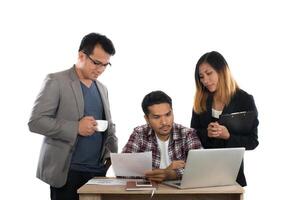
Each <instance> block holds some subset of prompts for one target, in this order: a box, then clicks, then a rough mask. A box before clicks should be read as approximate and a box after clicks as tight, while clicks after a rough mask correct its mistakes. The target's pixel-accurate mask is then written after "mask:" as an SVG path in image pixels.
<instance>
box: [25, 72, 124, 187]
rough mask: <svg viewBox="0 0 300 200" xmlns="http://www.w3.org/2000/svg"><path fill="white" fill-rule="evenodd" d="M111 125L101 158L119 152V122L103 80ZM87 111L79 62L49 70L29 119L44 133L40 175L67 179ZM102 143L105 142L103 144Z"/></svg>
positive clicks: (53, 181) (59, 182) (54, 182)
mask: <svg viewBox="0 0 300 200" xmlns="http://www.w3.org/2000/svg"><path fill="white" fill-rule="evenodd" d="M96 82H97V86H98V88H99V92H100V95H101V97H102V102H103V107H104V112H105V117H106V120H108V128H107V130H106V131H105V132H104V133H103V134H104V143H103V144H104V146H103V148H102V152H101V162H102V163H104V161H105V159H106V158H109V157H110V152H117V151H118V145H117V137H116V136H115V124H113V123H112V120H111V114H110V109H109V102H108V95H107V89H106V87H105V86H104V85H103V84H101V83H100V82H99V81H96ZM83 114H84V101H83V95H82V90H81V86H80V81H79V79H78V77H77V74H76V72H75V66H73V67H72V68H71V69H68V70H66V71H62V72H58V73H54V74H49V75H48V76H47V77H46V79H45V81H44V85H43V87H42V90H41V91H40V93H39V95H38V97H37V99H36V101H35V104H34V107H33V110H32V114H31V117H30V120H29V123H28V126H29V129H30V131H32V132H34V133H39V134H42V135H44V136H45V137H44V141H43V144H42V147H41V151H40V157H39V163H38V168H37V177H38V178H39V179H41V180H42V181H44V182H46V183H48V184H49V185H51V186H54V187H61V186H63V185H64V184H65V183H66V179H67V175H68V171H69V167H70V162H71V158H72V153H73V151H74V147H75V143H76V138H77V136H78V126H79V120H80V119H81V118H82V117H83ZM99 145H101V144H99Z"/></svg>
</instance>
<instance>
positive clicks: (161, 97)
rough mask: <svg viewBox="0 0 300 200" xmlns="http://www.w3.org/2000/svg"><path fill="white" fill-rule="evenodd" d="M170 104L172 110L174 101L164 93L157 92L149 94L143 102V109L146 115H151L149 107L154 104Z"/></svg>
mask: <svg viewBox="0 0 300 200" xmlns="http://www.w3.org/2000/svg"><path fill="white" fill-rule="evenodd" d="M161 103H168V104H169V105H170V107H171V108H172V99H171V97H169V96H168V95H167V94H166V93H164V92H163V91H160V90H157V91H153V92H150V93H149V94H147V95H146V96H145V97H144V99H143V101H142V108H143V111H144V113H145V115H148V114H149V109H148V107H149V106H152V105H154V104H161Z"/></svg>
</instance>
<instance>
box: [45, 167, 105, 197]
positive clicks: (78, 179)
mask: <svg viewBox="0 0 300 200" xmlns="http://www.w3.org/2000/svg"><path fill="white" fill-rule="evenodd" d="M95 176H105V174H104V173H103V174H101V173H92V172H80V171H74V170H70V171H69V174H68V178H67V182H66V184H65V185H64V186H62V187H60V188H56V187H52V186H50V195H51V200H78V199H79V195H78V194H77V190H78V189H79V188H80V187H81V186H83V185H84V184H85V183H86V182H88V181H89V180H90V179H92V178H93V177H95Z"/></svg>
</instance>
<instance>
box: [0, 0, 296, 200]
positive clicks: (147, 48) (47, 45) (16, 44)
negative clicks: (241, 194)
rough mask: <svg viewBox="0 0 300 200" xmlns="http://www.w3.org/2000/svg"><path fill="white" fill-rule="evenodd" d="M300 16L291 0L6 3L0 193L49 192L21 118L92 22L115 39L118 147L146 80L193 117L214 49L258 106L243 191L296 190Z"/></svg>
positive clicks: (185, 119)
mask: <svg viewBox="0 0 300 200" xmlns="http://www.w3.org/2000/svg"><path fill="white" fill-rule="evenodd" d="M299 18H300V14H299V6H298V5H297V4H296V1H295V2H294V1H288V0H285V1H262V0H261V1H253V0H252V1H230V0H227V1H221V0H220V1H214V0H211V1H200V0H198V1H174V0H172V1H163V0H157V1H156V0H151V1H140V0H136V1H133V0H126V1H122V0H120V1H113V0H110V1H99V0H98V1H88V0H85V1H62V0H60V1H54V0H52V1H47V2H46V1H33V0H28V1H21V0H20V1H17V0H10V1H9V2H5V1H1V3H0V26H1V31H0V35H1V37H0V56H1V63H0V67H1V78H0V81H1V82H0V87H1V98H0V106H1V107H0V110H1V120H0V121H1V138H0V153H1V157H0V160H1V164H0V168H1V170H0V173H1V176H0V184H1V187H0V188H1V199H49V187H48V185H47V184H45V183H43V182H41V181H40V180H38V179H36V178H35V172H36V166H37V160H38V155H39V149H40V145H41V141H42V136H40V135H37V134H33V133H30V132H29V131H28V127H27V122H28V119H29V116H30V112H31V108H32V106H33V102H34V100H35V98H36V96H37V94H38V92H39V90H40V88H41V85H42V81H43V79H44V78H45V76H46V74H47V73H50V72H56V71H61V70H65V69H67V68H69V67H71V66H72V64H74V63H75V62H76V58H77V50H78V47H79V43H80V40H81V39H82V37H83V36H84V35H85V34H87V33H89V32H99V33H103V34H105V35H107V36H108V37H109V38H111V39H112V41H113V42H114V44H115V47H116V51H117V53H116V55H115V56H114V57H112V59H111V63H112V64H113V66H112V67H111V68H108V69H107V71H106V72H105V73H104V74H103V76H101V77H100V78H99V80H100V81H102V82H103V83H104V84H105V85H106V86H107V87H108V89H109V96H110V103H111V111H112V116H113V119H114V121H115V123H116V124H117V136H118V137H119V150H121V148H122V147H123V146H124V144H125V142H126V141H127V139H128V136H129V134H130V133H131V131H132V129H133V128H134V127H135V126H137V125H140V124H143V123H144V120H143V113H142V109H141V106H140V104H141V101H142V98H143V97H144V95H145V94H147V93H148V92H150V91H152V90H157V89H160V90H163V91H165V92H166V93H167V94H169V95H170V96H171V97H172V98H173V102H174V105H173V107H174V113H175V121H176V122H177V123H181V124H183V125H185V126H189V123H190V118H191V112H192V104H193V96H194V90H195V88H194V68H195V64H196V62H197V60H198V59H199V57H200V56H201V55H202V54H204V53H206V52H208V51H211V50H217V51H219V52H220V53H222V54H223V55H224V57H225V58H226V59H227V62H228V63H229V66H230V68H231V71H232V73H233V75H234V77H235V78H236V80H237V82H238V83H239V85H240V86H241V88H243V89H244V90H246V91H247V92H248V93H250V94H252V95H253V96H254V98H255V100H256V104H257V107H258V110H259V120H260V125H259V141H260V145H259V146H258V148H257V149H255V150H254V151H251V152H249V151H248V152H246V155H245V173H246V176H247V180H248V186H247V187H246V188H245V189H246V193H245V199H247V200H250V199H292V198H293V199H295V197H296V196H297V190H298V189H299V179H300V176H299V169H300V166H299V164H298V160H299V153H297V152H299V150H298V143H299V126H298V124H299V123H298V122H299V116H298V115H299V106H298V105H297V104H298V102H299V95H298V91H299V89H298V88H297V85H299V80H298V79H299V78H298V74H297V72H298V68H299V46H300V39H299V38H300V31H299ZM109 175H112V170H109ZM9 196H10V197H9Z"/></svg>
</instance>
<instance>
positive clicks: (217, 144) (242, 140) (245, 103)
mask: <svg viewBox="0 0 300 200" xmlns="http://www.w3.org/2000/svg"><path fill="white" fill-rule="evenodd" d="M212 101H213V96H212V95H210V96H208V98H207V102H206V111H205V112H203V113H200V114H197V113H195V112H194V111H193V114H192V120H191V127H192V128H195V129H196V130H197V135H198V137H199V138H200V140H201V143H202V145H203V146H204V148H227V147H245V148H246V150H252V149H255V147H257V145H258V137H257V126H258V123H259V122H258V119H257V109H256V106H255V103H254V99H253V97H252V95H250V94H248V93H247V92H245V91H243V90H241V89H240V90H238V91H237V92H236V94H235V95H234V96H233V97H232V99H231V101H230V103H229V104H228V106H226V107H224V109H223V112H222V114H229V113H233V112H241V111H255V112H256V119H255V121H254V124H253V127H252V129H251V131H249V132H247V133H240V132H230V138H229V139H228V140H223V139H216V138H209V137H208V136H207V127H208V124H209V123H210V122H212V121H214V120H213V118H212V111H211V109H212ZM236 181H237V182H238V183H239V184H240V185H241V186H246V185H247V182H246V178H245V175H244V164H243V162H242V165H241V168H240V170H239V173H238V177H237V180H236Z"/></svg>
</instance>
